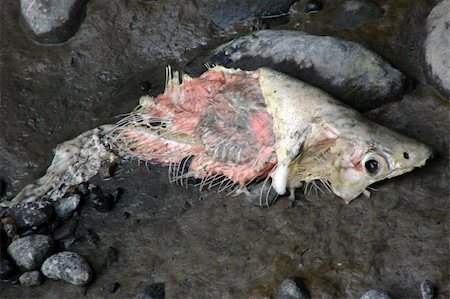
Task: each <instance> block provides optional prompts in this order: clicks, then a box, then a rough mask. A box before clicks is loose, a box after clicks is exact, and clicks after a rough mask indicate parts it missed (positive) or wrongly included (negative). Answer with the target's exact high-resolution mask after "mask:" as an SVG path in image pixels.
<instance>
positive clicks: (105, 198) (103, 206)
mask: <svg viewBox="0 0 450 299" xmlns="http://www.w3.org/2000/svg"><path fill="white" fill-rule="evenodd" d="M114 204H115V202H114V199H113V198H112V197H111V196H109V195H103V194H102V195H98V196H96V197H94V198H93V199H92V206H93V207H94V209H96V210H97V211H99V212H101V213H106V212H109V211H111V210H112V209H113V207H114Z"/></svg>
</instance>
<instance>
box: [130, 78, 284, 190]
mask: <svg viewBox="0 0 450 299" xmlns="http://www.w3.org/2000/svg"><path fill="white" fill-rule="evenodd" d="M146 111H147V112H146V113H147V116H152V117H155V118H159V117H164V118H170V119H171V121H170V123H169V125H168V126H167V128H166V130H169V131H170V132H171V133H177V134H182V135H185V136H188V138H187V139H186V138H184V139H180V140H189V141H185V142H180V141H179V140H175V139H176V138H175V137H173V139H170V137H165V138H163V137H161V136H159V135H158V133H157V132H155V131H150V130H147V131H145V129H143V128H133V127H132V126H130V127H127V128H126V129H125V131H124V134H123V136H124V138H125V139H126V140H127V145H128V148H129V150H130V151H132V152H133V153H134V154H135V155H136V156H137V157H139V158H141V159H145V160H147V161H149V162H154V163H162V164H169V163H180V162H181V161H182V159H183V158H184V157H188V156H193V160H192V162H191V166H190V172H191V173H193V175H194V176H195V177H197V178H205V177H209V176H214V175H224V176H226V177H228V178H229V179H230V180H232V181H233V182H234V183H237V184H239V185H240V186H244V185H246V184H247V183H249V182H251V181H253V180H255V179H258V178H261V177H264V176H266V175H267V174H268V172H270V170H271V169H272V168H273V167H274V166H275V165H276V162H277V161H276V156H275V152H274V143H275V137H274V134H273V131H272V125H273V121H272V117H271V116H270V114H269V113H268V111H267V109H266V107H265V102H264V98H263V96H262V94H261V89H260V87H259V74H258V73H257V72H244V71H235V72H233V73H231V74H230V73H223V72H222V71H219V70H214V69H211V70H208V71H207V72H205V73H204V74H203V75H201V76H200V77H198V78H193V79H191V80H188V81H186V82H184V83H183V84H182V85H181V87H179V86H175V87H173V86H172V87H170V88H168V90H166V92H165V93H164V94H161V95H159V96H158V97H156V99H154V103H152V104H149V105H148V106H147V110H146ZM169 136H174V135H173V134H172V135H169ZM224 143H226V145H224V146H223V148H219V146H220V144H224ZM223 149H224V150H223ZM227 150H229V151H230V152H229V153H228V152H227ZM214 155H216V157H213V156H214Z"/></svg>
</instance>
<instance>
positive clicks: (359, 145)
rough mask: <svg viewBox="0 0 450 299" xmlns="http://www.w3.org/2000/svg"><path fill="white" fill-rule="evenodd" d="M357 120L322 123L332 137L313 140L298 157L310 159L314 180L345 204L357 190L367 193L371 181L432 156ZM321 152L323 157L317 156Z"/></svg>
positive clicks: (422, 147)
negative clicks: (325, 184) (350, 123)
mask: <svg viewBox="0 0 450 299" xmlns="http://www.w3.org/2000/svg"><path fill="white" fill-rule="evenodd" d="M361 120H362V121H359V122H358V121H355V120H354V121H353V123H354V126H347V127H345V126H344V127H339V126H338V125H330V124H326V125H325V128H326V130H328V131H329V132H330V131H332V132H333V134H334V136H333V138H332V139H328V140H327V142H323V141H322V142H321V143H320V142H319V146H317V140H316V141H314V139H313V142H312V144H310V148H309V149H307V150H306V151H305V157H303V158H302V159H300V160H304V161H305V160H306V161H311V162H310V163H309V164H311V165H310V166H309V167H310V169H312V170H314V171H313V172H314V175H315V176H316V179H322V180H327V181H328V182H329V185H330V188H331V190H332V191H333V193H334V194H336V195H337V196H339V197H341V198H342V199H344V201H345V202H346V203H347V204H349V203H350V202H351V201H352V200H353V199H355V198H357V197H358V196H359V195H360V194H361V193H364V194H365V195H367V196H369V195H370V192H369V191H368V190H367V187H368V186H370V185H371V184H373V183H375V182H378V181H381V180H384V179H388V178H392V177H396V176H399V175H401V174H404V173H406V172H409V171H411V170H413V169H414V168H416V167H421V166H423V165H424V164H425V162H426V160H427V159H428V158H429V157H430V156H431V155H432V149H431V148H430V147H428V146H427V145H425V144H423V143H420V142H418V141H415V140H413V139H411V138H408V137H406V136H403V135H401V134H399V133H397V132H394V131H391V130H389V129H388V128H385V127H382V126H380V125H377V124H375V123H373V122H370V121H369V120H365V119H363V118H361ZM322 127H324V126H322ZM321 138H322V139H323V137H321ZM319 140H321V139H319ZM314 142H316V144H314ZM321 152H323V153H324V154H323V157H317V153H321ZM308 155H315V156H316V158H315V159H311V158H308ZM299 163H300V164H301V163H302V162H301V161H299ZM307 164H308V163H307ZM303 168H304V167H303Z"/></svg>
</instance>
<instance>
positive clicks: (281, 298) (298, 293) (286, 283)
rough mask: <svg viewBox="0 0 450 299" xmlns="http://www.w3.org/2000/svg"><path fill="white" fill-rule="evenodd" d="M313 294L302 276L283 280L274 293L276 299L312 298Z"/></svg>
mask: <svg viewBox="0 0 450 299" xmlns="http://www.w3.org/2000/svg"><path fill="white" fill-rule="evenodd" d="M310 298H311V296H310V294H309V292H308V290H307V289H306V286H305V284H304V283H303V280H302V279H300V278H289V279H286V280H283V282H281V284H280V285H279V286H278V288H277V289H276V291H275V293H274V299H310Z"/></svg>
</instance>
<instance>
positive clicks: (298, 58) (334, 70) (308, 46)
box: [207, 30, 407, 109]
mask: <svg viewBox="0 0 450 299" xmlns="http://www.w3.org/2000/svg"><path fill="white" fill-rule="evenodd" d="M207 60H208V62H209V63H212V64H219V65H224V66H227V67H239V68H242V69H248V70H253V69H256V68H258V67H270V68H272V69H275V70H277V71H280V72H283V73H286V74H288V75H291V76H293V77H295V78H298V79H300V80H302V81H304V82H306V83H309V84H312V85H314V86H317V87H319V88H321V89H323V90H324V91H326V92H328V93H330V94H332V95H334V96H336V97H337V98H338V99H340V100H342V101H344V102H346V103H348V104H349V105H351V106H353V107H355V108H359V109H370V108H373V107H377V106H380V105H382V104H384V103H386V102H389V101H393V100H395V99H397V98H398V97H399V96H400V95H401V94H402V93H403V92H404V90H405V88H406V83H407V80H406V77H405V76H403V75H402V74H401V73H400V72H399V71H398V70H396V69H395V68H393V67H392V66H391V65H390V64H389V63H388V62H386V61H385V60H384V59H382V58H381V57H380V56H378V55H377V54H375V53H373V52H372V51H370V50H368V49H367V48H365V47H363V46H362V45H360V44H357V43H355V42H351V41H344V40H341V39H338V38H335V37H330V36H316V35H311V34H307V33H305V32H302V31H290V30H262V31H259V32H256V33H254V34H252V35H248V36H243V37H240V38H238V39H235V40H233V41H231V42H229V43H227V44H225V45H222V46H220V47H219V48H217V49H216V50H215V51H214V52H213V53H212V54H211V56H210V57H209V58H208V59H207Z"/></svg>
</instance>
